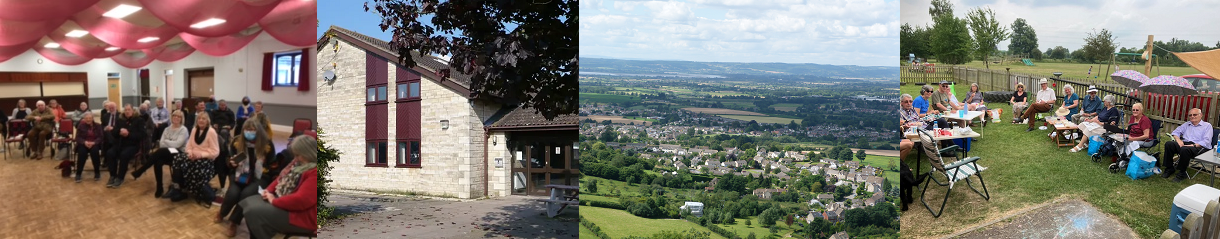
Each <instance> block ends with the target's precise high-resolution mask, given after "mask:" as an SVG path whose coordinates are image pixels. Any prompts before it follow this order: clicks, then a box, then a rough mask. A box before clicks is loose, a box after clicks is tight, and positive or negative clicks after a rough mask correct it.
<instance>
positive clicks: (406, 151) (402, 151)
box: [397, 141, 421, 168]
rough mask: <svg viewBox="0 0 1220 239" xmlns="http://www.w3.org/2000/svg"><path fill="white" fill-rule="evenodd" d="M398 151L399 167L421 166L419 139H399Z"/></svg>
mask: <svg viewBox="0 0 1220 239" xmlns="http://www.w3.org/2000/svg"><path fill="white" fill-rule="evenodd" d="M397 151H398V158H397V163H398V167H400V168H419V167H420V166H421V165H420V163H421V160H420V158H421V157H420V155H419V153H420V150H419V141H399V142H398V150H397Z"/></svg>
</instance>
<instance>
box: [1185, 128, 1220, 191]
mask: <svg viewBox="0 0 1220 239" xmlns="http://www.w3.org/2000/svg"><path fill="white" fill-rule="evenodd" d="M1216 137H1220V130H1216V129H1212V142H1211V144H1210V145H1211V146H1212V148H1213V149H1212V150H1209V151H1207V152H1203V153H1205V154H1207V153H1214V152H1216V149H1214V148H1215V146H1216V142H1217V139H1216ZM1179 157H1181V156H1179ZM1189 165H1190V166H1189V168H1195V169H1196V170H1195V174H1189V176H1190V177H1189V178H1190V179H1195V176H1198V175H1199V172H1202V171H1203V170H1204V169H1205V168H1206V167H1204V165H1203V163H1199V161H1198V157H1196V158H1193V159H1190V163H1189Z"/></svg>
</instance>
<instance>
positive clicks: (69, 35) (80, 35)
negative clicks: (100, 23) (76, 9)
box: [64, 30, 89, 37]
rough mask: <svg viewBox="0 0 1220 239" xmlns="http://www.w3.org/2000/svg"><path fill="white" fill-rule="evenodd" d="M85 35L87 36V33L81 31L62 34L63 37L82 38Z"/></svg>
mask: <svg viewBox="0 0 1220 239" xmlns="http://www.w3.org/2000/svg"><path fill="white" fill-rule="evenodd" d="M86 34H89V32H87V31H82V30H72V31H70V32H68V34H64V35H65V36H68V37H83V36H85V35H86Z"/></svg>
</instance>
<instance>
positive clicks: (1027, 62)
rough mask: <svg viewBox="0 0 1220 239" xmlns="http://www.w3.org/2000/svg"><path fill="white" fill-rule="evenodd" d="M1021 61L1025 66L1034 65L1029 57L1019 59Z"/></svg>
mask: <svg viewBox="0 0 1220 239" xmlns="http://www.w3.org/2000/svg"><path fill="white" fill-rule="evenodd" d="M1021 63H1025V65H1027V66H1034V62H1033V61H1030V60H1029V59H1021Z"/></svg>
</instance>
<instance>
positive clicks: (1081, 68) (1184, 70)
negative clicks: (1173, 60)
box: [932, 59, 1200, 79]
mask: <svg viewBox="0 0 1220 239" xmlns="http://www.w3.org/2000/svg"><path fill="white" fill-rule="evenodd" d="M932 62H933V63H936V62H935V60H933V61H932ZM983 63H985V62H983V61H972V62H970V63H966V64H962V65H958V66H967V67H972V68H978V69H984V68H986V66H984V64H983ZM938 65H939V64H938ZM1089 67H1093V74H1091V75H1090V74H1089ZM1004 68H1011V70H1010V71H1011V72H1017V73H1027V74H1039V75H1050V74H1051V73H1054V72H1063V77H1066V78H1086V77H1088V78H1092V77H1094V76H1097V74H1098V73H1099V72H1100V74H1102V75H1101V76H1100V77H1098V78H1099V79H1100V78H1105V77H1108V76H1106V64H1105V63H1102V64H1083V63H1069V62H1037V61H1035V62H1034V66H1026V65H1025V64H1023V63H1021V61H1020V60H1019V59H1018V60H1016V61H1008V62H1005V63H1004V64H1003V65H995V64H992V65H991V69H999V70H1004ZM1119 69H1123V70H1136V71H1140V72H1143V71H1144V65H1142V64H1139V65H1130V64H1126V63H1123V64H1121V65H1119ZM1158 69H1159V71H1158ZM1114 71H1115V70H1114V66H1110V73H1114ZM1190 74H1200V72H1199V70H1195V68H1191V67H1173V66H1162V67H1157V66H1156V65H1155V64H1154V65H1153V66H1152V75H1150V76H1157V75H1175V76H1183V75H1190Z"/></svg>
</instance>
